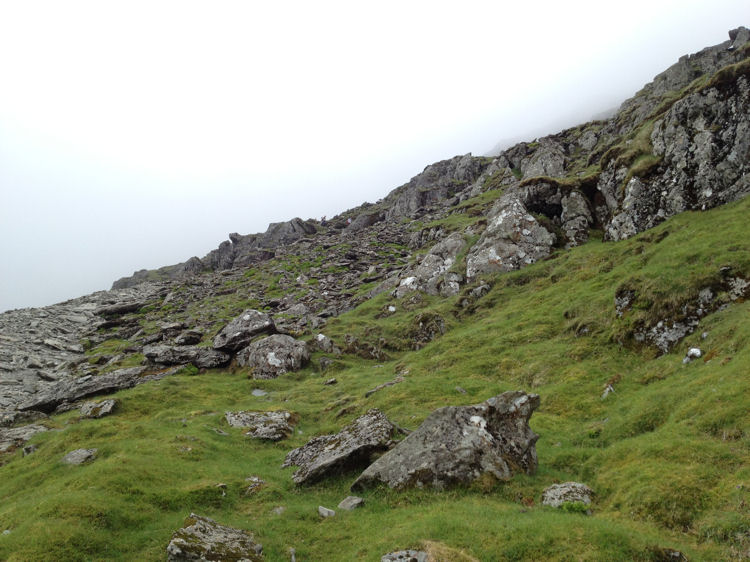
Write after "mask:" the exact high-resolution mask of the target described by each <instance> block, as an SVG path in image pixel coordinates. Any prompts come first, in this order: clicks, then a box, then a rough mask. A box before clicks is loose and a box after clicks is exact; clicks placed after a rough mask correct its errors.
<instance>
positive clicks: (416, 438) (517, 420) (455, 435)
mask: <svg viewBox="0 0 750 562" xmlns="http://www.w3.org/2000/svg"><path fill="white" fill-rule="evenodd" d="M538 406H539V395H538V394H526V393H525V392H522V391H514V392H505V393H503V394H500V395H499V396H495V397H493V398H490V399H489V400H487V401H486V402H483V403H481V404H476V405H473V406H447V407H445V408H440V409H439V410H436V411H434V412H433V413H432V414H430V416H429V417H428V418H427V419H426V420H425V421H424V423H422V425H421V426H420V427H419V428H418V429H417V430H416V431H414V432H412V433H410V434H409V435H408V436H407V437H406V439H404V440H403V441H401V442H400V443H399V444H398V445H396V447H394V448H393V449H391V450H390V451H388V452H387V453H385V454H384V455H383V456H381V457H380V458H378V459H377V460H376V461H375V462H374V463H372V464H371V465H370V466H369V467H368V468H367V469H366V470H365V471H364V472H363V473H362V474H361V475H360V477H359V478H357V480H356V481H355V482H354V484H353V485H352V489H353V490H363V489H366V488H370V487H373V486H377V485H379V484H387V485H388V486H389V487H391V488H397V489H403V488H408V487H411V486H416V487H422V486H431V487H433V488H435V489H444V488H446V487H448V486H451V485H456V484H469V483H471V482H473V481H474V480H476V479H477V478H480V477H481V476H483V475H485V474H489V475H491V476H492V477H494V478H497V479H498V480H508V479H510V478H511V477H512V476H513V475H514V474H517V473H526V474H533V473H534V472H535V471H536V467H537V457H536V448H535V443H536V440H537V439H538V435H536V434H535V433H534V432H533V431H532V430H531V428H530V427H529V423H528V422H529V418H530V417H531V414H532V412H533V411H534V410H535V409H536V408H537V407H538Z"/></svg>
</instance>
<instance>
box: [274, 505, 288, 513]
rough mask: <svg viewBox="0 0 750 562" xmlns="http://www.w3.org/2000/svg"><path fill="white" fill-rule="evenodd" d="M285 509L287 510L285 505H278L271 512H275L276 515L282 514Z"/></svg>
mask: <svg viewBox="0 0 750 562" xmlns="http://www.w3.org/2000/svg"><path fill="white" fill-rule="evenodd" d="M285 511H286V508H285V507H284V506H283V505H277V506H276V507H274V508H273V509H272V510H271V513H273V514H274V515H281V514H282V513H284V512H285Z"/></svg>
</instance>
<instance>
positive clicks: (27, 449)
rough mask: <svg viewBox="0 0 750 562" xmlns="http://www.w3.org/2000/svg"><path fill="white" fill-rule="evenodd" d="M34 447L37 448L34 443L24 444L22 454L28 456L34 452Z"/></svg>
mask: <svg viewBox="0 0 750 562" xmlns="http://www.w3.org/2000/svg"><path fill="white" fill-rule="evenodd" d="M36 449H37V447H36V445H26V446H25V447H24V448H23V456H24V457H28V456H29V455H31V454H33V453H36Z"/></svg>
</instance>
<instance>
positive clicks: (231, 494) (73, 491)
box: [0, 198, 750, 561]
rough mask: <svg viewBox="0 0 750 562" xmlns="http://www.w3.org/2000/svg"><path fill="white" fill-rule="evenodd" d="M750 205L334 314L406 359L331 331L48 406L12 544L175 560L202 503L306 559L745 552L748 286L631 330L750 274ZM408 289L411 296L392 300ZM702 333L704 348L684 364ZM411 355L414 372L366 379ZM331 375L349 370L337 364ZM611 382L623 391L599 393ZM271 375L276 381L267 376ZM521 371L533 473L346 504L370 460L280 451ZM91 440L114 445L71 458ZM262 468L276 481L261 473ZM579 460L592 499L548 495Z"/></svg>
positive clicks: (406, 415) (425, 410)
mask: <svg viewBox="0 0 750 562" xmlns="http://www.w3.org/2000/svg"><path fill="white" fill-rule="evenodd" d="M749 213H750V198H746V199H745V200H743V201H740V202H738V203H736V204H732V205H728V206H725V207H723V208H720V209H716V210H713V211H710V212H705V213H685V214H682V215H680V216H678V217H675V218H673V219H671V220H669V221H667V222H666V223H664V224H663V225H661V226H659V227H657V228H656V229H653V230H652V231H649V232H647V233H644V234H642V235H640V236H637V237H635V238H633V239H631V240H628V241H624V242H618V243H603V242H601V241H599V240H596V239H595V238H594V239H593V240H592V241H591V242H589V243H588V244H586V245H585V246H583V247H580V248H576V249H574V250H572V251H559V252H558V253H556V254H555V255H554V256H553V257H552V258H551V259H549V260H547V261H544V262H541V263H538V264H536V265H534V266H531V267H529V268H527V269H524V270H522V271H519V272H515V273H511V274H507V275H502V276H497V277H489V278H487V281H489V282H490V284H491V285H492V289H491V291H490V292H489V293H488V294H487V295H486V296H484V297H483V298H481V299H473V298H471V297H468V296H467V295H460V296H458V297H456V298H454V299H442V298H435V297H422V298H421V299H415V300H414V301H411V300H410V299H409V297H407V298H405V299H402V300H398V301H397V300H394V299H391V297H389V296H388V295H385V294H383V295H380V296H378V297H376V298H375V299H371V300H369V301H366V302H365V303H363V304H362V305H360V306H359V307H358V308H357V309H355V310H353V311H351V312H350V313H347V314H345V315H343V316H340V317H338V318H336V319H333V320H331V321H330V322H329V324H328V326H327V327H326V328H325V330H324V332H325V333H326V334H328V335H329V336H331V337H332V338H333V339H334V341H336V343H337V344H339V345H342V344H343V338H344V336H346V335H347V334H351V335H354V336H355V337H357V338H358V339H359V340H361V341H363V342H369V343H372V344H382V345H384V346H385V349H386V352H387V353H388V355H389V357H390V358H389V359H388V360H387V361H373V360H365V359H361V358H359V357H356V356H352V355H343V356H342V357H340V358H338V359H337V362H336V364H335V365H334V367H335V369H334V370H333V371H329V372H325V373H323V372H320V370H319V368H318V367H317V364H318V363H317V361H318V359H319V358H320V356H321V355H322V354H319V353H318V354H315V355H314V356H313V361H312V362H311V365H310V366H309V367H307V368H306V369H304V370H303V371H301V372H298V373H294V374H289V375H285V376H282V377H280V378H278V379H275V380H264V381H254V380H251V379H249V378H248V377H247V373H246V372H244V371H242V370H237V371H233V372H232V371H210V372H208V373H204V374H200V375H192V376H191V375H188V374H183V375H176V376H173V377H169V378H166V379H163V380H161V381H158V382H155V383H149V384H146V385H142V386H139V387H137V388H134V389H131V390H128V391H123V392H120V393H118V394H117V398H118V399H119V400H120V407H119V409H118V410H117V412H116V413H115V414H114V415H112V416H110V417H108V418H103V419H100V420H79V419H78V416H77V413H76V412H69V413H66V414H62V415H59V416H55V417H53V418H52V419H51V420H50V421H49V422H48V424H49V426H50V427H52V428H55V429H60V430H61V431H50V432H46V433H42V434H39V435H37V436H35V437H34V439H33V441H32V442H33V443H35V444H36V445H38V447H39V448H38V451H37V452H36V453H34V454H32V455H29V456H25V457H24V456H22V455H21V453H20V451H19V452H16V453H15V454H13V455H11V456H9V457H7V458H6V460H7V462H6V463H5V464H4V465H3V466H2V467H0V530H4V529H10V531H11V532H10V534H7V535H0V559H3V560H52V559H54V560H161V559H164V557H165V547H166V545H167V543H168V541H169V538H170V536H171V534H172V532H173V531H175V530H176V529H178V528H179V527H180V526H181V525H182V522H183V520H184V518H185V517H186V516H187V515H188V514H189V513H190V512H195V513H198V514H201V515H205V516H208V517H212V518H214V519H216V520H217V521H219V522H220V523H222V524H226V525H231V526H236V527H239V528H243V529H247V530H250V531H251V532H253V534H254V535H255V537H256V539H257V540H258V541H259V542H261V543H262V544H263V545H264V550H265V552H266V557H267V559H268V560H288V559H289V554H288V552H289V548H290V547H293V548H295V550H296V552H297V557H298V559H299V560H379V559H380V558H379V557H380V556H381V555H382V554H384V553H386V552H389V551H392V550H396V549H405V548H419V547H426V546H425V545H428V546H429V545H433V546H432V548H435V549H438V550H441V549H442V551H444V552H449V553H450V552H455V553H458V552H460V553H461V556H471V557H474V558H476V559H478V560H482V561H485V560H653V559H655V558H654V557H655V554H654V553H655V552H656V551H657V550H655V549H656V548H657V547H658V548H664V547H668V548H674V549H677V550H680V551H682V552H683V553H684V554H685V555H686V556H687V557H688V558H689V559H690V560H730V559H733V558H734V559H740V558H741V556H742V555H743V553H747V552H748V549H750V532H749V531H748V529H750V493H749V492H748V489H749V488H750V392H749V387H750V372H749V370H750V351H749V350H748V343H750V316H749V315H750V303H748V302H737V303H734V304H732V305H731V306H728V307H726V308H724V309H723V310H720V311H718V312H715V313H713V314H711V315H709V316H707V317H705V318H704V319H702V321H701V323H700V326H699V327H698V330H697V331H696V332H695V333H694V334H693V335H691V336H688V337H687V338H686V339H685V340H684V341H682V342H680V343H679V344H678V345H677V347H676V348H675V349H674V351H673V352H671V353H669V354H666V355H664V356H661V357H658V358H655V354H653V353H651V352H650V351H649V350H647V349H640V348H638V347H635V346H633V345H630V343H629V340H628V338H627V334H628V333H629V331H630V330H632V327H633V324H634V323H635V322H636V321H651V320H653V319H656V318H658V317H659V315H660V314H664V313H666V312H668V311H670V310H674V309H675V307H678V306H679V303H681V302H684V301H685V300H687V299H689V298H692V296H694V295H695V294H697V291H698V290H699V289H700V288H702V287H703V286H705V284H706V283H709V284H710V283H711V281H712V280H713V279H715V277H716V275H718V271H719V269H720V268H721V267H723V266H727V265H729V266H731V267H732V270H733V271H734V272H735V273H737V274H742V275H744V276H745V277H748V276H750V236H748V227H747V217H748V214H749ZM625 286H626V287H629V288H632V289H634V290H636V292H637V294H638V295H639V296H638V299H639V300H638V301H637V303H638V306H634V307H633V309H632V310H631V311H629V312H628V313H626V314H625V315H624V316H623V317H622V318H618V317H617V315H616V314H615V309H614V296H615V293H616V291H617V290H618V289H620V288H622V287H625ZM225 298H226V299H231V298H233V297H232V296H231V295H230V296H227V297H225ZM389 304H393V305H394V306H395V307H396V312H395V313H393V314H391V315H383V310H384V308H385V307H387V306H388V305H389ZM216 306H217V307H220V308H221V309H222V310H229V309H231V308H232V307H231V306H230V305H229V304H228V303H226V302H222V303H219V302H217V303H216ZM425 312H429V313H433V314H439V315H441V316H442V317H443V318H444V320H445V324H446V333H445V335H443V336H442V337H439V338H438V339H436V340H435V341H433V342H432V343H430V344H428V345H427V346H425V347H424V348H422V349H420V350H418V351H411V350H410V349H411V347H410V345H409V340H408V338H409V326H410V325H411V322H413V320H414V318H416V316H417V315H419V314H424V313H425ZM703 332H706V334H707V335H706V337H705V339H703V338H702V336H701V334H702V333H703ZM691 346H699V347H700V348H701V349H703V351H704V353H705V355H704V357H703V358H701V359H698V360H695V361H693V362H691V363H689V364H683V363H682V358H683V357H684V355H685V351H686V350H687V348H688V347H691ZM399 373H401V374H404V379H405V380H404V381H403V382H401V383H398V384H396V385H394V386H391V387H387V388H384V389H382V390H380V391H378V392H376V393H374V394H372V395H371V396H370V397H368V398H365V392H366V391H367V390H370V389H372V388H374V387H375V386H377V385H378V384H381V383H383V382H386V381H389V380H392V379H393V378H394V377H395V376H396V375H397V374H399ZM331 376H335V377H336V378H337V380H338V384H335V385H330V386H326V385H324V384H323V382H324V381H325V380H326V379H328V378H330V377H331ZM610 383H611V384H612V385H613V387H614V389H615V392H614V393H611V394H609V395H608V396H607V397H606V398H605V399H602V398H601V395H602V392H603V391H604V388H605V387H606V385H607V384H610ZM457 387H460V388H461V390H462V391H464V392H461V391H459V390H458V389H457ZM254 388H262V389H264V390H266V391H267V392H268V393H269V394H268V395H267V396H265V397H253V396H252V395H251V391H252V389H254ZM515 389H524V390H527V391H529V392H536V393H538V394H540V395H541V398H542V402H541V406H540V408H539V410H538V411H537V412H536V413H535V414H534V415H533V417H532V418H531V426H532V428H533V429H534V430H535V431H536V432H537V433H538V434H539V435H540V438H539V442H538V444H537V451H538V456H539V470H538V472H537V473H536V474H535V475H533V476H519V477H516V478H514V479H513V480H511V481H510V482H505V483H498V482H493V481H487V480H481V481H479V482H477V483H476V484H475V485H473V486H470V487H468V488H458V489H453V490H449V491H445V492H435V491H430V490H413V491H408V492H394V491H391V490H386V489H378V490H373V491H369V492H366V493H365V494H364V498H365V502H366V503H365V507H364V508H362V509H359V510H356V511H353V512H343V511H342V512H338V513H337V515H336V516H335V517H334V518H331V519H325V520H324V519H321V518H320V517H319V516H318V514H317V507H318V505H324V506H326V507H330V508H333V509H336V505H337V504H338V502H339V501H340V500H341V499H343V498H344V497H346V496H347V495H349V489H348V487H349V485H350V484H351V483H352V482H353V480H354V478H356V476H357V475H358V473H357V472H351V473H346V474H342V475H339V476H336V477H334V478H331V479H328V480H324V481H323V482H320V483H318V484H316V485H314V486H312V487H297V486H295V485H294V484H293V483H292V480H291V474H292V472H293V469H291V468H287V469H281V468H280V465H281V463H282V461H283V459H284V456H285V455H286V453H287V452H288V451H289V450H291V449H292V448H293V447H297V446H300V445H303V444H304V443H305V442H306V441H307V440H308V439H309V438H311V437H312V436H314V435H318V434H322V433H329V432H334V431H338V430H339V429H340V428H341V427H342V426H344V425H345V424H346V423H348V422H349V421H351V420H352V419H353V418H354V417H356V416H358V415H361V414H362V413H364V412H365V411H366V410H367V409H369V408H372V407H377V408H380V409H382V410H383V411H384V412H385V413H386V414H387V415H388V416H389V417H390V418H392V419H393V420H394V421H395V422H396V423H398V424H399V425H401V426H403V427H406V428H412V429H413V428H416V427H417V426H418V425H419V423H420V422H421V421H422V420H423V419H424V418H425V417H426V416H427V415H428V414H429V413H430V412H431V411H433V410H434V409H435V408H437V407H440V406H444V405H449V404H452V405H457V404H471V403H477V402H480V401H482V400H484V399H486V398H488V397H490V396H493V395H496V394H498V393H500V392H503V391H505V390H515ZM248 409H257V410H264V409H285V410H290V411H293V412H295V413H297V414H298V415H299V417H300V421H299V423H298V425H297V426H296V431H295V434H294V435H293V436H292V437H291V438H289V439H288V440H285V441H281V442H278V443H269V442H261V441H252V440H248V439H246V438H245V437H243V435H242V431H241V430H240V429H237V428H230V427H228V426H227V425H226V424H225V423H224V422H223V413H224V412H225V411H227V410H248ZM215 429H220V430H222V431H223V432H226V433H228V435H222V434H221V432H217V431H215ZM83 447H85V448H91V447H96V448H98V449H99V456H98V458H97V459H96V460H95V461H93V462H91V463H89V464H86V465H83V466H77V467H74V466H66V465H63V464H61V463H60V459H61V458H62V456H63V455H64V454H65V453H67V452H68V451H70V450H73V449H76V448H83ZM250 476H259V477H261V478H262V479H263V480H265V481H266V484H265V486H263V487H262V488H261V489H260V490H259V491H257V492H255V493H248V494H246V492H245V490H246V488H247V487H248V486H249V483H248V482H246V481H245V479H246V478H248V477H250ZM566 480H578V481H582V482H585V483H586V484H588V485H589V486H590V487H592V488H593V489H594V490H595V491H596V497H595V500H594V503H593V505H592V510H593V515H591V516H586V515H583V514H580V513H576V512H565V511H561V510H554V509H551V508H547V507H542V506H541V505H540V502H541V499H540V496H541V492H542V490H543V489H544V488H545V487H546V486H548V485H550V484H552V483H554V482H560V481H566ZM219 483H223V484H226V491H225V495H223V494H222V488H219V487H217V484H219ZM277 507H283V508H284V510H283V512H281V513H280V514H277V513H275V512H274V509H275V508H277ZM425 541H433V542H432V543H430V542H425ZM435 545H438V546H435ZM456 556H458V554H456Z"/></svg>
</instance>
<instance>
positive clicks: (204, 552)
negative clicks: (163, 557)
mask: <svg viewBox="0 0 750 562" xmlns="http://www.w3.org/2000/svg"><path fill="white" fill-rule="evenodd" d="M167 560H169V561H170V562H187V561H191V560H238V561H246V562H260V561H262V560H263V546H262V545H260V544H258V543H256V542H255V538H254V537H253V535H252V533H250V532H249V531H244V530H242V529H235V528H234V527H227V526H225V525H220V524H219V523H217V522H216V521H214V520H213V519H209V518H208V517H201V516H200V515H196V514H195V513H191V514H190V517H187V518H186V519H185V525H184V526H183V527H182V529H179V530H177V531H175V532H174V533H173V534H172V539H171V540H170V541H169V544H168V545H167Z"/></svg>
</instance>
